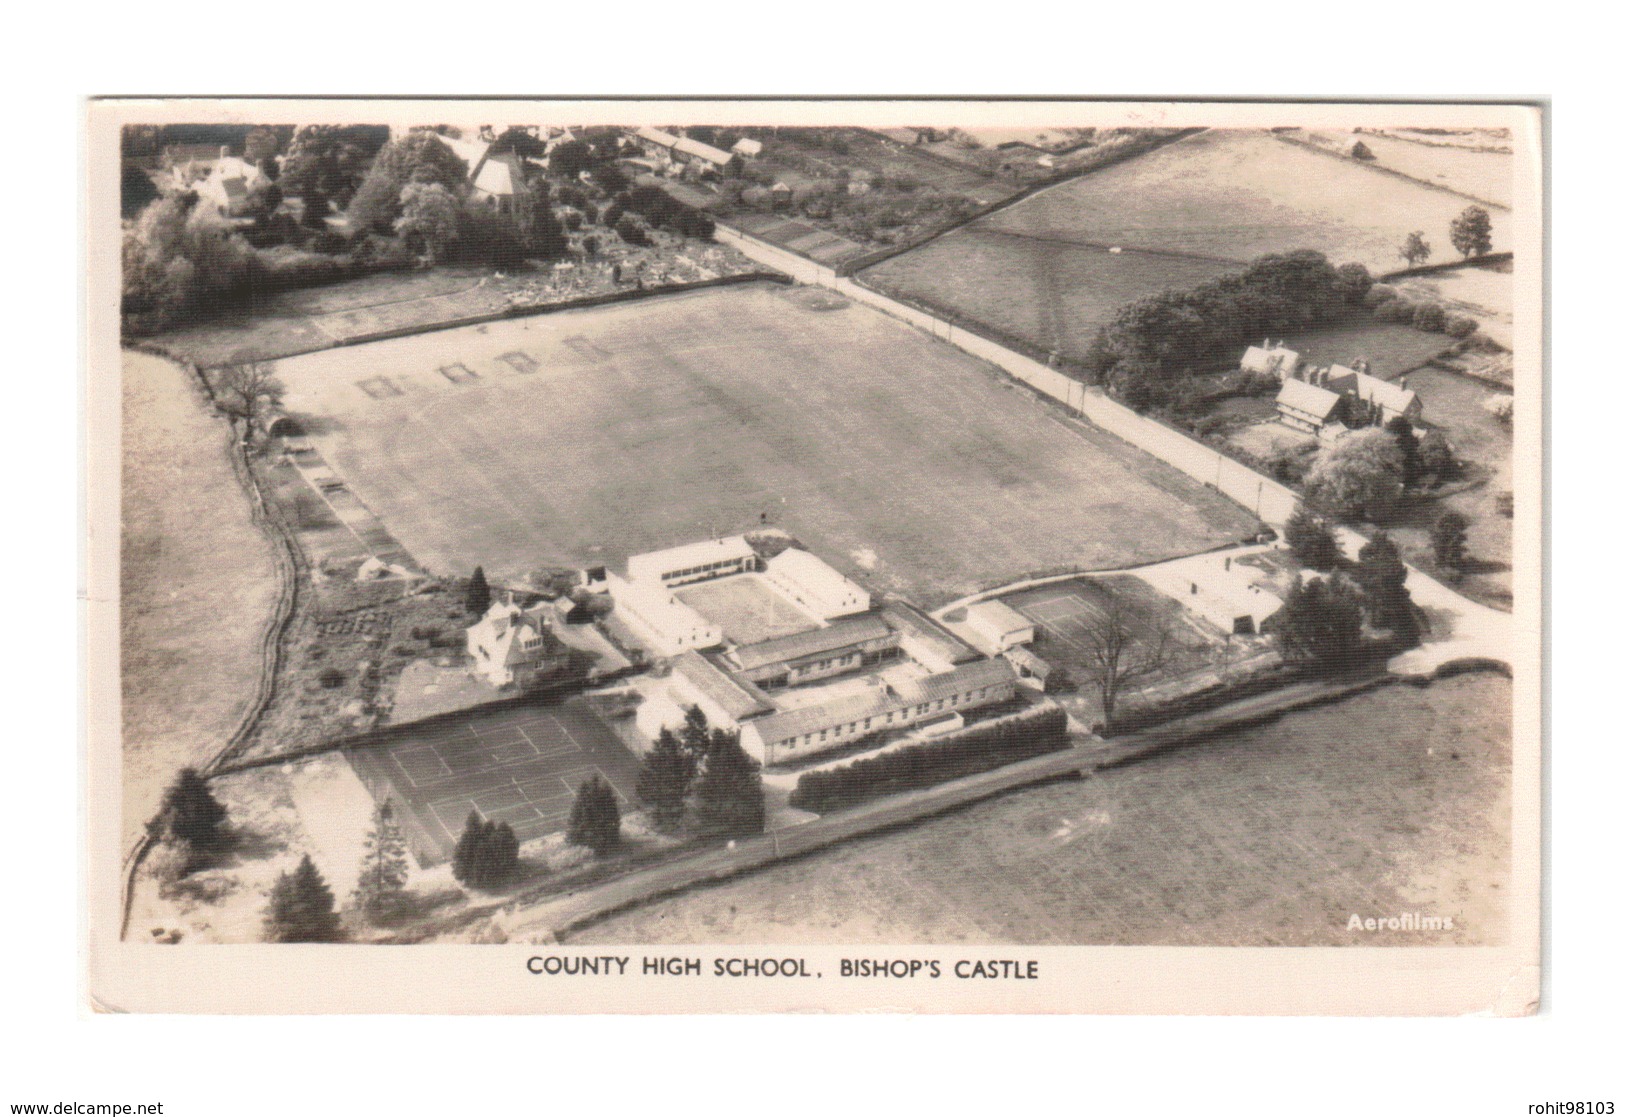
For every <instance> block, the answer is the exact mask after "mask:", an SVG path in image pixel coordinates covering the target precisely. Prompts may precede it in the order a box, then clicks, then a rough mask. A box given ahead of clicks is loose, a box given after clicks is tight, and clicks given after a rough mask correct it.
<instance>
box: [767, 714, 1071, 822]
mask: <svg viewBox="0 0 1625 1117" xmlns="http://www.w3.org/2000/svg"><path fill="white" fill-rule="evenodd" d="M1067 744H1068V742H1067V735H1066V711H1065V710H1063V709H1061V708H1060V707H1059V706H1055V705H1050V706H1043V707H1039V708H1038V709H1037V710H1029V711H1023V712H1021V713H1017V714H1012V715H1010V716H1009V717H1004V718H999V719H997V720H995V721H990V722H984V723H982V724H980V725H974V726H971V727H970V728H968V729H963V730H960V731H959V732H957V733H951V734H948V735H946V736H943V737H939V738H937V739H936V740H933V741H925V742H922V743H920V744H917V745H909V746H906V747H904V748H901V749H897V750H895V751H893V752H887V753H881V754H880V755H879V756H871V757H867V758H865V759H861V760H854V761H853V762H852V763H850V764H847V765H844V766H842V767H840V768H832V769H829V770H828V771H823V772H807V773H805V774H803V775H802V777H801V778H800V779H798V780H797V781H796V786H795V790H794V791H792V792H791V793H790V806H792V807H796V808H799V809H801V810H808V811H812V812H814V813H816V814H828V813H829V812H831V811H837V810H841V809H842V808H845V807H853V806H857V805H858V804H859V803H863V802H867V801H868V800H870V799H877V798H880V797H881V796H885V795H896V794H899V793H901V792H905V791H916V790H919V789H920V788H924V787H931V786H933V785H935V784H939V783H947V782H948V781H949V780H956V779H961V778H963V777H965V776H974V775H977V774H978V773H981V772H987V771H991V770H992V769H994V768H1001V767H1003V766H1004V765H1006V764H1011V763H1014V762H1015V761H1018V760H1031V759H1032V758H1034V757H1037V756H1043V755H1044V754H1046V753H1051V752H1059V751H1060V750H1061V749H1064V748H1066V747H1067Z"/></svg>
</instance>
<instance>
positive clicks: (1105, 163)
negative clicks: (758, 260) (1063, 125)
mask: <svg viewBox="0 0 1625 1117" xmlns="http://www.w3.org/2000/svg"><path fill="white" fill-rule="evenodd" d="M863 131H870V130H869V129H863ZM1205 131H1207V129H1206V128H1181V129H1179V130H1178V131H1177V132H1174V133H1172V134H1171V135H1167V136H1153V137H1151V138H1149V139H1147V140H1145V141H1144V142H1143V143H1138V144H1125V145H1123V147H1121V148H1119V149H1118V150H1116V151H1114V152H1112V153H1110V154H1109V155H1108V156H1106V157H1104V158H1102V159H1101V160H1100V161H1099V162H1097V163H1091V164H1089V165H1088V166H1083V167H1075V168H1073V169H1071V170H1069V171H1066V172H1064V173H1062V174H1060V175H1057V176H1055V177H1054V178H1047V179H1045V180H1044V181H1042V182H1034V183H1030V184H1029V185H1027V186H1023V187H1022V188H1021V189H1020V190H1017V191H1016V192H1015V193H1014V194H1011V195H1010V196H1009V197H1008V198H1001V199H999V200H998V201H996V202H992V203H990V204H988V205H985V206H983V207H982V208H981V209H978V210H975V211H973V212H971V213H970V214H968V215H967V216H965V217H963V218H961V219H960V220H958V221H954V222H951V223H950V224H947V225H944V226H942V227H941V228H939V229H933V230H931V231H930V232H927V233H921V234H919V235H918V236H915V237H910V238H909V239H908V240H905V241H902V242H901V243H899V244H893V245H888V246H887V247H885V248H881V249H878V250H876V251H874V252H870V253H868V254H867V255H864V256H855V257H853V258H852V259H850V260H843V261H841V262H840V263H839V264H836V265H835V266H834V270H835V274H836V275H839V276H849V275H852V274H853V273H854V272H858V271H862V270H863V269H864V268H872V267H874V266H875V265H876V264H880V263H884V262H885V261H887V260H890V259H891V258H892V257H893V256H901V255H902V254H903V253H905V252H912V251H914V249H916V248H919V247H921V246H922V245H927V244H930V243H931V242H932V241H934V240H936V239H937V238H938V237H943V236H947V235H948V234H949V233H951V232H953V231H954V230H956V229H963V228H964V227H965V226H966V225H969V224H970V223H971V222H972V221H980V220H981V219H982V218H984V217H987V216H989V215H990V214H994V213H997V212H999V211H1000V210H1001V209H1008V208H1009V207H1011V206H1013V205H1015V204H1016V203H1017V202H1024V201H1026V200H1027V199H1028V198H1031V197H1032V196H1033V195H1034V194H1038V193H1041V192H1042V191H1045V190H1048V189H1050V188H1051V187H1055V186H1061V185H1063V184H1065V183H1068V182H1071V181H1072V180H1073V179H1078V178H1082V177H1083V176H1084V175H1091V174H1094V173H1095V172H1096V171H1103V170H1105V169H1106V168H1107V167H1115V166H1116V165H1117V164H1119V163H1122V162H1126V161H1127V160H1129V159H1135V158H1138V157H1139V156H1141V155H1145V154H1148V153H1150V152H1153V151H1156V150H1157V149H1158V148H1162V147H1167V146H1168V145H1169V144H1171V143H1175V142H1177V141H1179V140H1183V139H1185V138H1187V137H1189V136H1194V135H1196V134H1197V133H1198V132H1205ZM871 134H872V135H879V133H878V132H871ZM881 138H882V139H885V138H886V137H884V136H881ZM888 142H890V141H888ZM923 154H926V155H930V156H931V157H932V158H936V159H943V157H942V156H940V155H935V154H934V153H932V152H925V153H923ZM944 161H945V162H950V163H951V162H952V160H944ZM785 251H786V252H788V251H790V250H789V249H785ZM797 255H799V253H797Z"/></svg>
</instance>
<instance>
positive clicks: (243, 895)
mask: <svg viewBox="0 0 1625 1117" xmlns="http://www.w3.org/2000/svg"><path fill="white" fill-rule="evenodd" d="M87 112H88V117H89V124H88V131H87V166H88V168H89V174H90V183H89V190H90V199H91V200H90V209H89V212H88V222H89V227H88V237H89V240H90V243H91V245H92V250H93V255H92V259H93V271H92V274H91V276H90V278H89V283H90V288H89V298H90V311H91V324H92V325H91V333H90V339H89V345H88V349H87V353H88V360H89V369H88V373H87V388H86V392H87V402H86V415H87V422H88V423H89V425H90V427H91V429H92V430H93V431H99V432H101V433H103V434H105V435H106V437H92V439H91V440H90V444H89V447H88V451H87V452H88V454H89V465H88V469H89V481H88V488H89V491H88V498H87V499H88V512H89V515H90V523H91V535H90V543H89V545H88V550H87V554H86V560H87V564H88V567H89V581H90V583H91V586H92V593H91V597H90V600H91V601H92V602H93V606H92V608H93V610H94V612H93V614H92V616H91V619H90V621H89V628H88V634H87V641H88V649H87V650H88V655H89V658H90V664H89V670H90V676H89V682H88V694H89V695H90V698H91V705H92V708H91V712H90V713H89V715H88V724H87V728H88V732H89V754H88V757H87V772H88V780H89V794H90V797H91V803H92V811H91V814H90V819H89V821H90V833H89V834H88V835H87V839H86V840H87V842H88V846H87V858H88V862H89V867H88V870H87V871H88V887H89V889H90V893H91V894H90V896H89V899H88V906H89V917H90V932H89V947H90V955H91V957H90V963H89V978H88V982H89V993H90V994H91V995H92V996H93V997H99V998H105V1000H106V1001H107V1002H108V1003H110V1004H116V1005H118V1006H120V1007H121V1008H125V1009H128V1010H130V1011H138V1012H168V1011H203V1012H221V1011H225V1012H232V1011H235V1012H253V1011H261V1010H266V1011H279V1012H302V1011H326V1012H332V1011H360V1010H366V1011H408V1010H409V1011H418V1012H433V1011H447V1012H481V1011H505V1012H640V1011H642V1012H695V1011H730V1010H734V1009H738V1010H754V1011H779V1010H810V1009H824V1010H834V1011H840V1010H848V1011H849V1010H853V1009H856V1008H863V1007H880V1008H884V1009H886V1010H889V1011H918V1012H955V1011H977V1012H1002V1011H1027V1012H1034V1011H1043V1012H1124V1011H1142V1010H1143V1011H1157V1012H1174V1013H1177V1012H1210V1013H1211V1012H1221V1011H1234V1012H1247V1011H1277V1012H1288V1013H1310V1012H1348V1013H1352V1014H1361V1013H1376V1012H1381V1013H1388V1014H1424V1013H1457V1012H1468V1011H1481V1012H1484V1013H1487V1014H1492V1015H1522V1014H1525V1013H1528V1012H1532V1011H1534V1010H1535V1009H1536V1007H1537V1002H1538V996H1539V982H1540V965H1539V935H1540V883H1541V882H1540V856H1541V810H1542V807H1541V790H1540V787H1541V762H1542V745H1541V722H1542V712H1543V711H1542V703H1543V697H1542V689H1541V676H1542V670H1543V659H1542V649H1541V644H1540V631H1541V625H1542V620H1543V595H1544V585H1545V572H1544V570H1543V567H1542V559H1541V536H1542V527H1543V518H1544V505H1543V500H1544V497H1543V492H1544V464H1543V456H1542V454H1543V445H1542V442H1543V439H1542V435H1543V429H1544V414H1545V400H1544V398H1543V377H1544V375H1545V371H1544V349H1543V346H1544V341H1545V337H1544V333H1545V325H1544V321H1545V306H1544V295H1543V274H1544V269H1545V246H1544V236H1543V221H1544V213H1545V205H1546V201H1545V196H1544V187H1543V182H1544V174H1545V172H1544V161H1545V153H1544V151H1543V150H1542V138H1543V129H1542V109H1541V107H1540V106H1538V105H1530V104H1523V103H1516V102H1511V101H1484V102H1472V101H1460V102H1451V103H1441V102H1427V101H1420V100H1419V101H1417V102H1415V103H1400V102H1393V101H1373V102H1367V103H1352V102H1351V103H1336V102H1315V103H1306V102H1286V101H1282V102H1267V101H1260V102H1250V103H1205V102H1201V101H1188V102H1166V103H1153V102H1131V101H1113V100H1091V101H1083V100H1077V101H1026V102H1021V101H1000V100H996V99H987V100H920V101H912V102H901V101H890V102H888V101H880V100H846V101H843V100H836V99H828V100H801V101H771V100H762V101H750V100H735V101H716V102H705V101H696V100H682V99H672V100H664V101H663V100H627V101H618V102H605V101H587V100H579V101H572V100H517V99H511V100H510V99H490V100H480V101H463V100H452V99H447V100H443V101H434V100H424V101H408V100H376V101H368V100H360V99H342V98H339V99H327V100H303V101H300V100H236V101H233V100H216V101H210V100H179V99H176V100H165V99H161V98H160V99H152V100H139V99H133V98H129V99H121V98H109V99H105V100H100V101H93V102H90V103H89V104H88V105H87ZM98 604H99V605H100V607H99V608H98V607H97V605H98ZM222 946H225V947H253V948H254V949H253V950H252V951H246V952H229V953H223V952H221V951H215V950H211V949H209V948H211V947H222ZM296 946H298V947H300V949H296V948H295V947H296ZM386 946H394V947H414V948H419V949H417V950H394V951H388V950H378V949H368V948H378V947H386ZM431 951H432V952H433V953H432V954H431ZM431 956H432V957H434V958H435V959H437V961H436V963H435V965H436V966H437V967H440V968H441V969H442V970H443V973H444V980H443V981H441V982H434V981H419V982H416V983H406V982H396V981H389V980H386V979H385V978H384V977H383V976H381V975H386V974H390V973H393V972H395V970H396V969H397V968H400V967H412V968H414V969H417V968H418V967H421V966H422V965H423V961H422V960H423V959H424V958H427V957H431ZM414 959H416V961H414ZM222 968H224V970H225V971H226V972H228V973H234V972H237V971H238V970H241V971H242V972H243V973H245V974H246V973H249V972H252V973H255V974H257V975H258V976H257V977H256V978H255V979H254V980H253V981H252V983H251V987H252V998H251V997H250V995H249V993H248V989H249V987H250V983H249V982H247V981H246V980H245V981H244V982H243V983H242V984H240V985H239V984H238V983H235V982H234V981H232V980H229V979H227V978H225V977H222V976H221V972H222ZM1114 968H1121V970H1122V972H1123V973H1124V974H1125V975H1129V976H1125V977H1123V978H1122V979H1121V980H1113V981H1108V980H1106V978H1105V976H1104V975H1106V974H1108V973H1112V972H1117V971H1116V969H1114ZM1153 971H1154V972H1157V973H1160V974H1162V975H1163V980H1161V981H1159V982H1156V983H1151V982H1149V979H1147V978H1145V976H1144V975H1145V974H1147V973H1149V972H1153ZM1221 974H1222V975H1224V977H1223V978H1222V979H1221V978H1220V977H1219V976H1217V975H1221ZM1134 975H1138V976H1134ZM1168 975H1183V976H1181V977H1179V978H1178V979H1177V980H1175V979H1171V978H1169V977H1168ZM363 984H365V985H366V988H365V990H364V991H358V990H356V989H354V988H352V986H360V985H363ZM341 995H353V996H351V999H348V1000H341ZM482 998H483V999H482Z"/></svg>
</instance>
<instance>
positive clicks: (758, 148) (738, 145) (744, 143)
mask: <svg viewBox="0 0 1625 1117" xmlns="http://www.w3.org/2000/svg"><path fill="white" fill-rule="evenodd" d="M733 149H734V151H735V152H737V153H738V154H740V155H744V156H747V157H749V156H752V155H760V154H761V153H762V141H761V140H752V139H748V138H747V139H740V140H735V141H734V147H733Z"/></svg>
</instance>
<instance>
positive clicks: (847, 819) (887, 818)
mask: <svg viewBox="0 0 1625 1117" xmlns="http://www.w3.org/2000/svg"><path fill="white" fill-rule="evenodd" d="M1393 681H1394V679H1393V678H1392V677H1391V676H1387V675H1376V676H1367V677H1363V678H1358V679H1352V680H1349V679H1344V680H1311V681H1307V682H1302V683H1295V684H1293V685H1291V686H1287V687H1283V688H1281V689H1279V690H1274V691H1271V692H1269V693H1268V694H1262V695H1256V696H1254V697H1251V698H1246V699H1242V700H1240V701H1237V702H1232V703H1230V704H1229V705H1226V706H1221V707H1218V708H1216V709H1213V710H1209V711H1206V712H1203V713H1200V714H1193V715H1191V716H1190V717H1187V718H1182V719H1180V720H1178V721H1174V722H1169V723H1167V724H1164V725H1160V726H1157V727H1155V728H1152V729H1146V730H1142V731H1140V732H1138V733H1130V734H1125V735H1124V736H1122V737H1118V738H1114V739H1112V740H1103V739H1102V738H1099V737H1095V736H1088V737H1085V738H1082V739H1081V740H1079V741H1078V742H1077V743H1076V744H1074V745H1072V746H1070V747H1068V748H1065V749H1062V750H1061V751H1059V752H1053V753H1049V754H1047V755H1044V756H1039V757H1034V758H1033V759H1031V760H1024V761H1020V762H1018V763H1015V764H1010V765H1006V766H1005V767H1003V768H995V769H994V770H992V771H990V772H982V773H980V774H978V775H974V776H967V777H965V778H964V779H959V780H953V781H951V782H949V783H944V784H939V785H937V786H935V787H929V788H923V789H921V790H919V791H912V792H907V793H905V794H902V795H894V796H888V797H887V798H884V799H880V800H876V801H875V802H873V803H869V804H865V805H863V806H858V807H853V808H851V809H849V810H845V811H838V812H835V813H833V814H828V815H825V816H823V817H822V818H818V819H816V820H814V821H811V822H805V823H802V824H800V825H796V826H790V827H786V828H784V829H780V830H774V831H771V832H769V833H767V834H764V835H762V836H761V837H757V838H749V839H746V840H744V841H739V842H735V843H732V844H730V845H728V846H726V847H723V848H721V849H714V850H708V851H706V852H704V853H698V854H694V855H693V856H690V857H685V858H682V859H680V860H677V861H672V862H668V863H667V864H664V865H657V866H655V867H653V868H649V869H644V870H641V871H639V872H636V873H630V874H628V875H626V876H624V877H620V878H618V879H616V880H612V881H607V882H605V883H604V884H600V885H597V886H595V887H592V888H587V889H584V890H582V891H579V892H572V893H568V894H566V895H563V896H557V897H552V898H549V899H544V900H542V901H540V902H538V903H535V904H526V903H525V902H524V901H520V902H519V903H518V904H517V905H514V906H511V907H508V908H506V909H504V910H502V911H500V912H499V913H498V914H496V915H495V916H494V917H493V918H494V922H495V923H496V924H497V925H498V926H499V927H500V928H501V929H502V932H503V933H504V934H505V935H506V936H508V937H509V938H510V939H512V938H521V939H527V940H535V939H541V940H550V941H558V940H560V939H562V938H564V937H565V936H566V935H568V934H569V933H570V932H572V931H574V930H578V929H580V928H582V927H585V926H587V925H588V924H591V923H594V922H596V921H598V920H600V919H603V918H605V917H607V916H610V915H613V914H615V913H616V912H618V911H624V910H626V909H627V908H631V907H635V906H637V905H638V904H643V903H647V902H648V901H650V900H654V899H658V898H659V897H661V896H667V895H671V894H673V893H676V892H681V891H683V890H684V889H688V888H692V887H695V886H696V885H703V884H708V883H714V882H716V881H721V880H726V879H728V878H729V877H733V876H737V875H739V874H741V873H748V872H751V871H753V870H756V869H761V868H764V867H766V866H769V865H772V864H773V863H774V862H777V861H782V860H785V859H787V858H792V857H797V856H800V855H802V854H805V853H811V852H813V851H815V850H819V849H823V848H825V847H827V846H831V845H835V844H836V843H839V842H844V841H849V840H851V839H853V838H857V837H862V836H863V835H866V834H873V833H876V832H877V831H881V830H887V829H890V828H891V827H894V826H902V825H905V824H907V823H911V822H917V821H919V820H920V819H923V818H928V817H930V816H932V815H937V814H942V813H944V812H946V811H950V810H954V809H956V808H959V807H963V806H967V805H969V804H971V803H976V802H979V801H981V800H983V799H988V798H991V797H993V796H995V795H999V794H1002V793H1003V792H1006V791H1012V790H1015V789H1016V788H1021V787H1027V786H1029V785H1031V784H1036V783H1043V782H1045V781H1047V780H1053V779H1058V778H1063V777H1088V776H1090V775H1092V774H1093V773H1095V772H1098V771H1101V770H1104V769H1109V768H1115V767H1119V766H1121V765H1124V764H1128V763H1132V762H1134V761H1136V760H1142V759H1144V758H1146V757H1149V756H1154V755H1156V754H1158V753H1161V752H1166V751H1168V750H1170V749H1174V748H1178V747H1180V746H1181V745H1185V744H1189V743H1191V742H1193V741H1199V740H1202V739H1204V738H1206V737H1210V736H1212V735H1213V734H1215V733H1219V732H1223V731H1226V730H1231V729H1238V728H1242V727H1244V726H1248V725H1252V724H1256V723H1258V722H1261V721H1267V720H1269V719H1271V718H1275V717H1279V716H1280V715H1281V714H1284V713H1288V712H1290V711H1292V710H1298V709H1303V708H1305V707H1308V706H1317V705H1320V704H1322V703H1325V702H1332V701H1336V700H1337V699H1340V698H1345V697H1347V696H1349V695H1352V694H1357V693H1359V692H1361V691H1364V690H1370V689H1372V688H1374V687H1378V686H1383V685H1386V684H1388V683H1391V682H1393Z"/></svg>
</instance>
